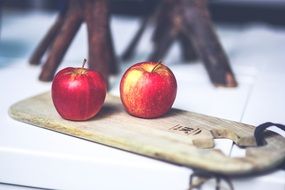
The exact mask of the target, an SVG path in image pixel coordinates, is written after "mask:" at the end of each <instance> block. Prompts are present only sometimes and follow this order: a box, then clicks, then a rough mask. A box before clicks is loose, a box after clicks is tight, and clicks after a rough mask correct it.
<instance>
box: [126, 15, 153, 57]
mask: <svg viewBox="0 0 285 190" xmlns="http://www.w3.org/2000/svg"><path fill="white" fill-rule="evenodd" d="M151 16H152V15H151V14H150V15H147V16H146V17H145V18H143V20H142V24H141V26H140V28H139V30H138V31H137V33H136V34H135V36H134V38H133V39H132V41H131V43H130V44H129V46H128V47H127V49H126V50H125V52H124V53H123V55H122V59H123V60H129V59H131V58H132V57H133V55H134V52H135V49H136V47H137V44H138V43H139V40H140V39H141V37H142V35H143V33H144V31H145V29H146V27H147V24H148V23H149V20H150V18H151Z"/></svg>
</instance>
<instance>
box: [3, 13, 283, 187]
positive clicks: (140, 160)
mask: <svg viewBox="0 0 285 190" xmlns="http://www.w3.org/2000/svg"><path fill="white" fill-rule="evenodd" d="M54 18H55V14H54V13H37V12H32V13H13V12H4V15H3V25H2V32H1V41H0V77H1V78H0V87H1V90H0V92H1V93H0V105H1V106H0V114H1V117H0V182H1V183H2V184H1V183H0V189H30V187H38V188H51V189H102V190H105V189H108V190H109V189H136V190H144V189H148V190H149V189H165V190H166V189H167V190H168V189H169V190H172V189H181V190H182V189H186V188H187V187H188V180H189V175H190V174H191V172H192V171H191V170H189V169H187V168H184V167H178V166H174V165H171V164H167V163H164V162H160V161H157V160H153V159H150V158H146V157H143V156H139V155H135V154H132V153H128V152H125V151H121V150H117V149H114V148H110V147H106V146H103V145H99V144H96V143H91V142H88V141H85V140H81V139H78V138H74V137H70V136H66V135H63V134H59V133H55V132H52V131H49V130H44V129H41V128H37V127H34V126H31V125H28V124H24V123H20V122H17V121H15V120H13V119H11V118H10V117H9V116H8V113H7V111H8V108H9V106H10V105H11V104H12V103H15V102H17V101H19V100H22V99H24V98H27V97H30V96H33V95H36V94H38V93H41V92H45V91H48V90H49V89H50V86H51V83H45V82H40V81H38V80H37V77H38V75H39V72H40V67H35V66H30V65H28V63H27V60H28V57H29V55H30V54H31V52H32V51H33V49H34V48H35V46H36V44H37V43H38V42H39V40H40V39H41V38H42V36H43V35H44V34H45V32H46V31H47V29H48V28H49V26H50V24H51V23H52V22H53V20H54ZM138 25H139V23H138V20H137V19H130V18H120V17H115V18H112V30H113V34H114V40H115V46H116V50H117V53H118V54H120V53H122V51H123V49H124V48H125V47H126V45H127V44H128V42H129V41H130V39H131V37H132V35H133V33H134V32H135V31H136V29H137V27H138ZM150 34H151V29H149V30H148V32H147V33H146V34H145V36H144V37H143V40H142V42H141V43H140V45H139V48H138V51H137V56H136V57H135V58H134V60H132V61H131V62H128V63H126V64H122V65H121V73H122V72H123V71H124V70H125V69H126V68H127V67H128V66H130V65H131V64H132V63H135V62H138V61H143V60H144V59H146V57H147V55H148V53H149V52H150V50H151V46H150V45H151V44H150V41H149V37H150ZM218 34H219V35H220V37H221V40H222V43H223V45H224V47H225V49H226V51H227V53H228V55H229V58H230V60H231V65H232V67H233V70H234V72H235V74H236V77H237V80H238V82H239V87H238V88H235V89H224V88H214V87H213V86H212V85H211V84H210V82H209V79H208V77H207V74H206V71H205V69H204V67H203V65H202V64H200V63H198V62H197V63H192V64H185V63H183V62H182V61H181V59H180V54H179V49H178V47H177V46H175V47H173V49H171V52H169V56H168V57H167V58H166V60H165V61H164V62H165V63H166V64H167V65H169V67H170V68H171V69H172V70H173V72H174V74H175V75H176V77H177V81H178V95H177V99H176V102H175V105H174V107H177V108H182V109H185V110H190V111H194V112H199V113H203V114H208V115H213V116H218V117H222V118H226V119H231V120H235V121H240V122H244V123H248V124H253V125H258V124H261V123H263V122H265V121H273V122H280V123H285V115H284V107H285V100H284V97H285V75H284V74H285V64H284V60H285V54H284V48H285V45H284V44H285V28H279V29H273V28H270V27H269V26H263V25H250V26H246V27H222V26H220V27H218ZM86 54H87V37H86V30H85V27H82V28H81V30H80V32H79V34H78V35H77V37H76V39H75V40H74V42H73V43H72V46H71V48H70V50H69V51H68V53H67V55H66V56H65V58H64V61H63V64H62V65H61V66H60V68H63V67H66V66H78V67H79V66H80V65H81V62H82V60H83V58H84V57H86ZM119 79H120V76H115V77H113V83H112V84H113V85H112V90H111V93H113V94H117V95H118V93H119V92H118V84H119ZM273 130H276V129H273ZM283 135H284V133H283ZM216 147H217V148H220V149H222V151H223V152H224V153H225V154H227V155H231V156H242V155H243V154H244V150H242V149H240V148H238V147H237V146H235V145H233V144H232V141H230V140H227V139H219V140H216ZM233 183H234V186H235V189H245V188H251V189H258V190H263V189H269V188H271V189H274V190H279V189H280V190H281V189H282V190H284V189H285V171H281V170H279V171H276V172H274V173H272V174H268V175H265V176H262V177H257V178H247V179H239V180H233ZM15 185H17V186H15ZM212 188H213V187H212ZM206 189H211V187H206Z"/></svg>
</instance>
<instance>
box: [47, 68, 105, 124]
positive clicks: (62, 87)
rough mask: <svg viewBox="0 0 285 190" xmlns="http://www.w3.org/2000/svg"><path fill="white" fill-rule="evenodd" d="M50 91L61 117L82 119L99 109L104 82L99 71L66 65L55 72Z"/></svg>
mask: <svg viewBox="0 0 285 190" xmlns="http://www.w3.org/2000/svg"><path fill="white" fill-rule="evenodd" d="M51 93H52V94H51V95H52V100H53V103H54V106H55V108H56V110H57V112H58V113H59V114H60V116H61V117H62V118H64V119H67V120H75V121H83V120H88V119H90V118H92V117H94V116H95V115H96V114H97V113H98V112H99V111H100V109H101V107H102V105H103V103H104V100H105V96H106V83H105V81H104V79H103V77H102V76H101V74H100V73H97V72H95V71H91V70H88V69H85V68H83V67H82V68H72V67H68V68H65V69H63V70H61V71H59V72H58V73H57V74H56V76H55V78H54V79H53V82H52V90H51Z"/></svg>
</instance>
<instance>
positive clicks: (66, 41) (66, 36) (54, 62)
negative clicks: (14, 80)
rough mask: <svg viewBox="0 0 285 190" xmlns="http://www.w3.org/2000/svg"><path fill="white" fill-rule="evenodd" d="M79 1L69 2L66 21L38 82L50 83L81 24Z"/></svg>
mask: <svg viewBox="0 0 285 190" xmlns="http://www.w3.org/2000/svg"><path fill="white" fill-rule="evenodd" d="M79 1H80V0H70V4H69V7H68V11H67V16H66V19H65V20H64V23H63V26H62V28H61V29H60V32H59V33H58V34H57V36H56V39H55V41H54V43H53V45H52V47H51V50H50V52H49V56H48V59H47V61H46V63H45V64H44V65H43V68H42V72H41V74H40V77H39V78H40V80H42V81H51V80H52V79H53V76H54V73H55V72H56V69H57V67H58V65H59V64H60V62H61V60H62V58H63V56H64V55H65V53H66V51H67V49H68V47H69V45H70V43H71V41H72V39H73V38H74V36H75V34H76V33H77V31H78V29H79V27H80V25H81V23H82V14H81V6H80V2H79Z"/></svg>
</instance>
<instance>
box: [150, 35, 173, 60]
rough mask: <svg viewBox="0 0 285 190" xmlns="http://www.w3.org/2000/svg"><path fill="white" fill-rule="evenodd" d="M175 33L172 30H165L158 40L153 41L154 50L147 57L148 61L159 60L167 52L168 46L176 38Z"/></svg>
mask: <svg viewBox="0 0 285 190" xmlns="http://www.w3.org/2000/svg"><path fill="white" fill-rule="evenodd" d="M176 36H177V34H176V33H175V32H173V31H171V30H170V31H169V30H168V31H165V32H164V33H163V34H161V37H160V40H159V41H157V42H156V43H155V46H154V50H153V52H152V54H151V55H150V57H149V60H150V61H160V60H161V59H162V58H163V57H164V56H165V54H166V53H167V52H168V50H169V48H170V46H171V45H172V43H173V42H174V40H175V39H176Z"/></svg>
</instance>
